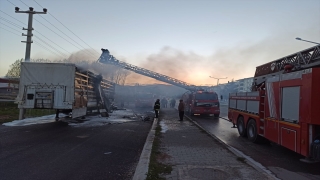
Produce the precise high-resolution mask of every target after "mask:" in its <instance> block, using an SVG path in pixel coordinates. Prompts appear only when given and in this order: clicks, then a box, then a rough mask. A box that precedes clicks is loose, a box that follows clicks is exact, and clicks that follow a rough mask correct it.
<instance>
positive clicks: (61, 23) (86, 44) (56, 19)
mask: <svg viewBox="0 0 320 180" xmlns="http://www.w3.org/2000/svg"><path fill="white" fill-rule="evenodd" d="M33 1H34V2H36V3H37V4H38V5H39V6H40V7H42V8H43V6H41V5H40V4H39V3H38V2H37V1H36V0H33ZM48 14H49V15H50V16H52V17H53V18H54V19H55V20H57V21H58V22H59V23H60V24H61V25H62V26H63V27H65V28H66V29H68V30H69V31H70V32H71V33H72V34H73V35H75V36H76V37H77V38H79V39H80V40H81V41H82V42H83V43H85V44H86V45H87V46H89V47H90V48H91V49H92V50H94V51H96V52H97V53H99V52H98V51H97V50H95V49H93V48H92V47H91V46H90V45H89V44H87V43H86V42H85V41H84V40H82V39H81V38H80V37H79V36H77V35H76V34H75V33H74V32H72V31H71V30H70V29H69V28H68V27H67V26H65V25H64V24H63V23H62V22H61V21H59V20H58V19H57V18H56V17H55V16H53V15H52V14H51V13H48Z"/></svg>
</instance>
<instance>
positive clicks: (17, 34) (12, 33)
mask: <svg viewBox="0 0 320 180" xmlns="http://www.w3.org/2000/svg"><path fill="white" fill-rule="evenodd" d="M0 28H1V29H4V30H6V31H8V32H10V33H12V34H14V35H17V36H19V37H20V36H21V35H19V34H16V33H15V32H12V31H10V30H8V29H5V28H3V27H1V26H0Z"/></svg>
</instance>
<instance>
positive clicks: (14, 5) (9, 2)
mask: <svg viewBox="0 0 320 180" xmlns="http://www.w3.org/2000/svg"><path fill="white" fill-rule="evenodd" d="M7 1H8V2H9V3H11V4H12V5H14V7H17V6H16V5H15V4H13V3H12V2H11V1H9V0H7Z"/></svg>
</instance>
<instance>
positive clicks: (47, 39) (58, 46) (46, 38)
mask: <svg viewBox="0 0 320 180" xmlns="http://www.w3.org/2000/svg"><path fill="white" fill-rule="evenodd" d="M34 31H36V30H34ZM36 32H37V33H39V34H40V35H41V36H42V37H44V38H46V39H47V40H49V41H50V42H52V43H53V44H55V45H56V46H58V47H60V48H61V49H62V50H64V51H66V52H67V53H69V54H71V52H69V51H67V50H66V49H64V48H63V47H61V46H60V45H58V44H57V43H55V42H53V41H52V40H51V39H49V38H47V37H46V36H45V35H43V34H42V33H40V32H39V31H36Z"/></svg>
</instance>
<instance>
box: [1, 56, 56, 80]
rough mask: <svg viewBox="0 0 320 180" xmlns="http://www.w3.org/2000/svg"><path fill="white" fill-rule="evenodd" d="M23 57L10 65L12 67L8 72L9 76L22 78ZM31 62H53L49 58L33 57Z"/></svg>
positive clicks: (7, 75)
mask: <svg viewBox="0 0 320 180" xmlns="http://www.w3.org/2000/svg"><path fill="white" fill-rule="evenodd" d="M22 61H23V59H18V60H16V61H15V62H14V63H13V64H11V65H10V68H9V70H8V72H7V74H6V77H7V78H20V71H21V62H22ZM30 61H31V62H51V61H50V60H48V59H31V60H30Z"/></svg>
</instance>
